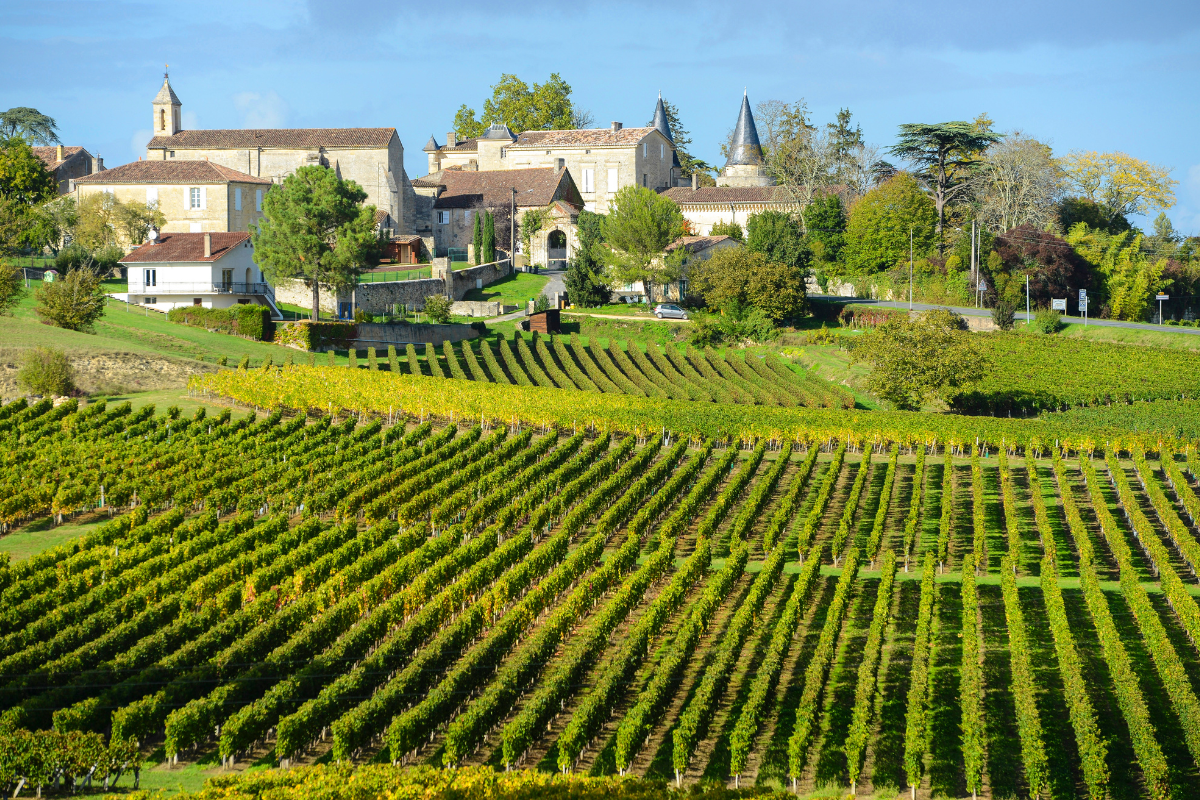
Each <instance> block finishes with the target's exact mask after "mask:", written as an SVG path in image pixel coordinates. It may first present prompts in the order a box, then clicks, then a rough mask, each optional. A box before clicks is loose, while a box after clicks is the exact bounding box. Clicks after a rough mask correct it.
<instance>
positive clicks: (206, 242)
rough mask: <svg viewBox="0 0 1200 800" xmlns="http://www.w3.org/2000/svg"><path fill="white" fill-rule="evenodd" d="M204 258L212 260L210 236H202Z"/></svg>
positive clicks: (209, 234) (207, 234) (208, 234)
mask: <svg viewBox="0 0 1200 800" xmlns="http://www.w3.org/2000/svg"><path fill="white" fill-rule="evenodd" d="M204 257H205V258H212V234H211V233H206V234H204Z"/></svg>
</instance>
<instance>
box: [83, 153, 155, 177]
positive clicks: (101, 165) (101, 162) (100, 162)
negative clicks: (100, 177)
mask: <svg viewBox="0 0 1200 800" xmlns="http://www.w3.org/2000/svg"><path fill="white" fill-rule="evenodd" d="M164 152H165V151H164ZM96 172H104V159H103V158H101V157H100V154H99V153H96Z"/></svg>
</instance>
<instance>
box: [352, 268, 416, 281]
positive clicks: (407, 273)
mask: <svg viewBox="0 0 1200 800" xmlns="http://www.w3.org/2000/svg"><path fill="white" fill-rule="evenodd" d="M432 277H433V269H432V268H431V267H424V268H422V267H418V268H417V269H407V270H395V271H394V270H383V271H372V272H364V273H362V274H361V275H359V276H358V282H359V283H395V282H397V281H415V280H420V279H422V278H432Z"/></svg>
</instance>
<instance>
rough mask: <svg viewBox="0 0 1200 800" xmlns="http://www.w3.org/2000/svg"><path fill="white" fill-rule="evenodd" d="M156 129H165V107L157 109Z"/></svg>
mask: <svg viewBox="0 0 1200 800" xmlns="http://www.w3.org/2000/svg"><path fill="white" fill-rule="evenodd" d="M158 129H159V130H160V131H165V130H166V129H167V110H166V109H165V108H160V109H159V110H158Z"/></svg>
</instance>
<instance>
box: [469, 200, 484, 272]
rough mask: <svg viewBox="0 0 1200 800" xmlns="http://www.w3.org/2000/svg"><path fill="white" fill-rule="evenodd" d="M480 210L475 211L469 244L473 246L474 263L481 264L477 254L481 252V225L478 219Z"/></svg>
mask: <svg viewBox="0 0 1200 800" xmlns="http://www.w3.org/2000/svg"><path fill="white" fill-rule="evenodd" d="M480 216H481V212H479V211H476V212H475V230H474V231H473V232H472V234H471V244H473V245H474V246H475V263H476V264H481V263H483V262H481V261H480V260H479V256H480V254H481V253H483V226H482V224H481V223H480V221H479V217H480Z"/></svg>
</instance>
